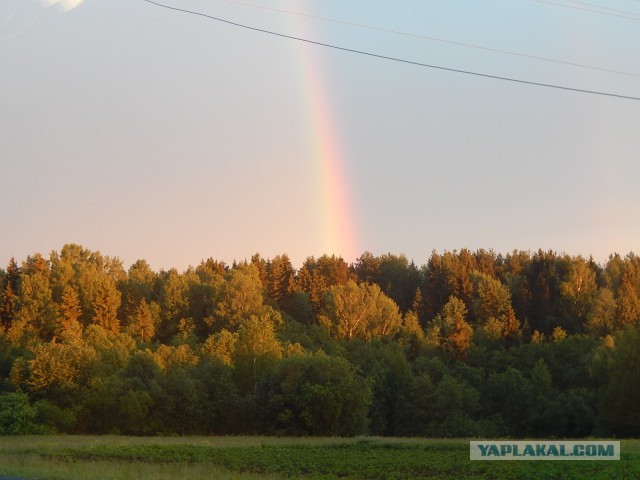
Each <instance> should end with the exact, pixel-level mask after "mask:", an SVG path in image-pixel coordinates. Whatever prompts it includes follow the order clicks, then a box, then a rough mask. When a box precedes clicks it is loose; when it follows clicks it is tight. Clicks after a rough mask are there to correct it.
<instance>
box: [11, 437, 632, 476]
mask: <svg viewBox="0 0 640 480" xmlns="http://www.w3.org/2000/svg"><path fill="white" fill-rule="evenodd" d="M2 476H13V477H18V478H23V479H33V478H37V479H38V480H80V479H83V480H93V479H95V480H97V479H100V480H109V479H111V480H125V479H127V480H128V479H131V480H134V479H135V480H146V479H149V480H150V479H158V480H162V479H195V480H198V479H221V480H253V479H264V480H284V479H291V478H302V479H313V480H319V479H322V480H329V479H367V480H400V479H415V478H423V479H445V480H448V479H451V480H454V479H456V480H458V479H460V480H462V479H465V480H467V479H468V480H471V479H473V480H480V479H492V480H511V479H514V480H515V479H548V480H551V479H566V480H572V479H575V480H578V479H584V478H589V479H590V480H612V479H625V480H626V479H638V478H640V441H637V440H626V441H623V442H622V455H621V460H620V461H608V462H607V461H591V462H580V461H555V462H553V461H549V462H532V461H519V462H479V461H476V462H471V461H470V460H469V442H468V440H463V439H456V440H450V439H447V440H439V439H398V438H379V437H358V438H311V437H307V438H287V437H282V438H277V437H122V436H21V437H2V438H0V478H1V477H2Z"/></svg>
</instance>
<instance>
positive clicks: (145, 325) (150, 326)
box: [127, 298, 159, 343]
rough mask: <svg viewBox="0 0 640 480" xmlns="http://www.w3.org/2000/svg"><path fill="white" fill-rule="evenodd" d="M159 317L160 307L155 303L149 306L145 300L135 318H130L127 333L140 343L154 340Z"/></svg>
mask: <svg viewBox="0 0 640 480" xmlns="http://www.w3.org/2000/svg"><path fill="white" fill-rule="evenodd" d="M158 317H159V307H158V304H157V303H155V302H151V305H149V304H148V303H147V302H146V300H145V299H144V298H143V299H142V300H141V301H140V304H139V305H138V307H137V308H136V310H135V312H134V314H133V316H132V317H131V318H129V323H128V325H127V332H128V333H129V334H130V335H131V336H132V337H133V338H135V339H136V340H138V341H139V342H140V343H146V342H149V341H151V340H153V337H154V336H155V334H156V324H157V321H158Z"/></svg>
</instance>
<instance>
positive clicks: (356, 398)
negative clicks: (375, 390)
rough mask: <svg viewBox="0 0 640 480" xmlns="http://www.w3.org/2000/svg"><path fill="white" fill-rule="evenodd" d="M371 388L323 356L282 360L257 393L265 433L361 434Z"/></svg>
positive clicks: (348, 368)
mask: <svg viewBox="0 0 640 480" xmlns="http://www.w3.org/2000/svg"><path fill="white" fill-rule="evenodd" d="M370 403H371V389H370V387H369V384H368V382H366V381H365V380H364V379H363V378H362V377H360V376H359V375H358V374H357V373H356V371H355V368H354V367H353V366H352V365H351V364H349V362H347V361H346V360H345V359H343V358H340V357H331V356H328V355H326V354H324V353H317V354H313V355H310V354H299V355H293V356H291V357H288V358H285V359H284V360H282V361H281V362H280V364H279V365H278V367H277V369H276V370H275V371H274V372H273V373H272V374H271V375H269V376H268V377H267V379H266V380H265V382H264V384H263V385H262V386H261V388H260V392H259V404H261V405H263V406H264V407H263V412H262V413H263V415H262V417H263V422H264V425H265V431H266V432H267V433H271V434H288V435H323V436H330V435H342V436H345V435H347V436H353V435H362V434H364V433H366V431H367V412H368V410H369V405H370Z"/></svg>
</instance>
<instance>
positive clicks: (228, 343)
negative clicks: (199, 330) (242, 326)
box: [202, 329, 237, 365]
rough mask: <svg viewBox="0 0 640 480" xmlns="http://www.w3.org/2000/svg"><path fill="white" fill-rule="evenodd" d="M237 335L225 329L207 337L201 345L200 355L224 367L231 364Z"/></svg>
mask: <svg viewBox="0 0 640 480" xmlns="http://www.w3.org/2000/svg"><path fill="white" fill-rule="evenodd" d="M236 339H237V334H233V333H231V332H230V331H229V330H227V329H222V330H221V331H219V332H217V333H213V334H211V335H209V337H208V338H207V340H206V341H205V342H204V345H202V353H203V355H204V356H205V357H207V358H209V359H215V360H218V361H219V362H221V363H223V364H225V365H231V364H232V363H233V355H234V350H235V346H236Z"/></svg>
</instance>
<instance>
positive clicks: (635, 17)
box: [531, 0, 640, 21]
mask: <svg viewBox="0 0 640 480" xmlns="http://www.w3.org/2000/svg"><path fill="white" fill-rule="evenodd" d="M531 1H532V2H537V3H544V4H546V5H552V6H554V7H561V8H570V9H572V10H581V11H583V12H590V13H597V14H598V15H607V16H609V17H618V18H626V19H628V20H636V21H638V20H640V16H636V15H635V14H633V16H632V15H622V14H618V13H609V12H601V11H599V10H593V9H592V8H586V7H575V6H572V5H564V4H562V3H557V2H552V1H550V0H531Z"/></svg>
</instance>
